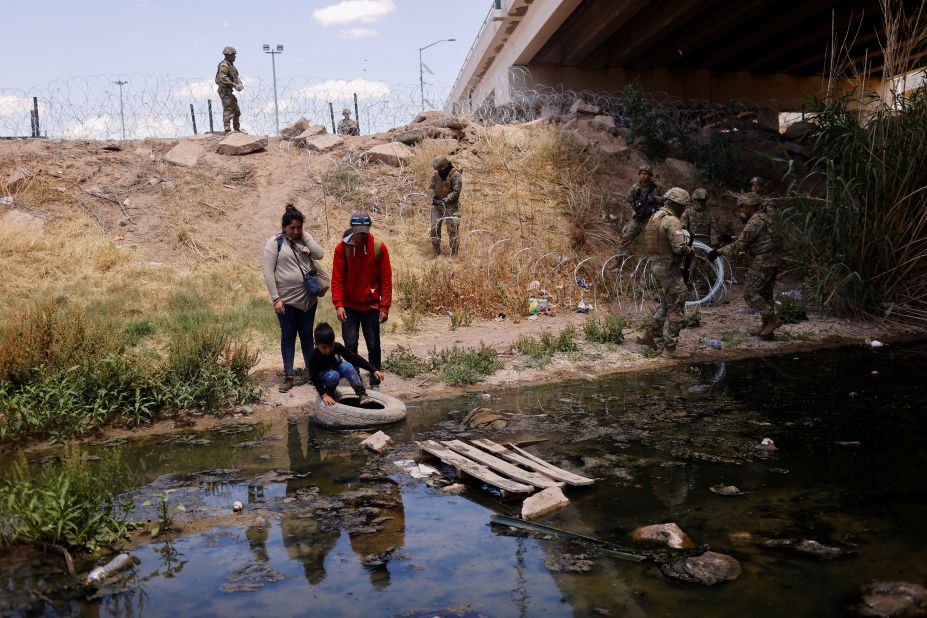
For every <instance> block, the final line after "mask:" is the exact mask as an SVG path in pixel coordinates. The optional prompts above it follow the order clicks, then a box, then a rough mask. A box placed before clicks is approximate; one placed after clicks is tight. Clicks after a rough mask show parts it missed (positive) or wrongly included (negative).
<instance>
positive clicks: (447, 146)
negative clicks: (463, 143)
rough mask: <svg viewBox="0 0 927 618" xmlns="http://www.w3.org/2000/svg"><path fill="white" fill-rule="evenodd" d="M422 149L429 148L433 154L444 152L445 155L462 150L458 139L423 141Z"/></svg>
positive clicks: (429, 139) (430, 139)
mask: <svg viewBox="0 0 927 618" xmlns="http://www.w3.org/2000/svg"><path fill="white" fill-rule="evenodd" d="M421 146H422V148H427V149H428V150H429V151H432V152H443V153H445V154H454V153H455V152H457V149H458V148H460V142H458V141H457V140H456V139H432V138H428V139H423V140H422V141H421Z"/></svg>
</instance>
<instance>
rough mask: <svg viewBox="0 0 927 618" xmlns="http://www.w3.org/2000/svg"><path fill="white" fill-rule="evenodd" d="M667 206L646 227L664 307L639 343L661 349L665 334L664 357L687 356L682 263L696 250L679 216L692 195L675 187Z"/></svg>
mask: <svg viewBox="0 0 927 618" xmlns="http://www.w3.org/2000/svg"><path fill="white" fill-rule="evenodd" d="M662 199H663V207H662V208H660V210H658V211H657V212H655V213H654V214H653V216H652V217H650V220H649V221H647V225H646V226H645V227H644V251H646V252H647V255H648V256H649V257H650V270H651V273H652V274H653V279H654V281H655V282H656V284H657V293H658V294H659V297H660V306H659V307H657V310H656V312H654V314H653V320H652V321H651V323H650V326H648V327H647V330H645V331H644V334H643V335H641V337H639V338H638V343H642V344H644V345H647V346H650V347H651V348H653V349H656V348H657V344H656V342H655V341H654V337H656V336H657V335H658V334H659V333H661V332H662V333H663V339H664V344H663V354H662V356H663V357H664V358H687V357H688V356H689V353H688V352H684V351H682V350H678V349H677V348H676V346H677V345H678V343H679V331H680V330H682V327H683V325H684V320H685V309H686V284H685V282H684V281H683V280H682V265H683V261H684V260H685V257H686V256H687V255H689V254H690V253H692V247H691V246H689V242H688V238H689V234H688V232H686V231H685V230H684V229H682V223H680V221H679V216H680V215H681V214H682V211H683V210H685V208H686V206H688V205H689V194H688V193H687V192H686V191H684V190H682V189H680V188H678V187H674V188H672V189H670V190H669V191H667V192H666V194H665V195H664V196H663V198H662Z"/></svg>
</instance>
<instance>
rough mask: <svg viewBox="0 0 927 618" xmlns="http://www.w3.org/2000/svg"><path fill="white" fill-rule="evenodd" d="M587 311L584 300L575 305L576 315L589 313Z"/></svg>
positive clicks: (587, 306) (587, 307)
mask: <svg viewBox="0 0 927 618" xmlns="http://www.w3.org/2000/svg"><path fill="white" fill-rule="evenodd" d="M589 309H590V307H589V305H587V304H586V301H584V300H580V301H579V304H578V305H576V313H589Z"/></svg>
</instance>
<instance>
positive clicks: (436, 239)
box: [428, 157, 463, 255]
mask: <svg viewBox="0 0 927 618" xmlns="http://www.w3.org/2000/svg"><path fill="white" fill-rule="evenodd" d="M442 159H443V160H444V161H447V159H444V158H443V157H436V158H435V163H437V162H438V161H439V160H442ZM447 165H450V162H449V161H448V162H447ZM441 169H443V168H441ZM462 187H463V177H462V176H461V174H460V171H458V170H457V169H456V168H453V167H452V168H451V171H450V173H449V174H448V175H447V176H446V177H444V178H442V177H441V174H440V172H438V171H435V174H434V176H432V177H431V184H430V185H429V186H428V193H429V194H430V196H431V198H432V204H431V244H432V246H433V247H434V249H435V253H436V254H438V253H440V252H441V223H442V221H443V222H445V223H446V224H447V235H448V237H449V240H450V245H451V255H456V254H457V246H458V242H459V240H458V230H459V229H460V216H459V214H458V211H459V208H460V189H461V188H462ZM434 198H438V199H440V200H443V201H444V205H443V206H441V205H439V204H435V203H434Z"/></svg>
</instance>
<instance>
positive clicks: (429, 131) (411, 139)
mask: <svg viewBox="0 0 927 618" xmlns="http://www.w3.org/2000/svg"><path fill="white" fill-rule="evenodd" d="M457 134H458V132H455V131H454V130H453V129H448V128H446V127H432V126H418V127H413V126H411V125H410V127H407V128H406V129H403V130H399V131H396V132H394V133H392V134H391V135H390V140H391V141H394V142H402V143H403V144H407V145H409V146H414V145H415V144H418V143H419V142H421V141H422V140H425V139H452V138H455V137H457Z"/></svg>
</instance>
